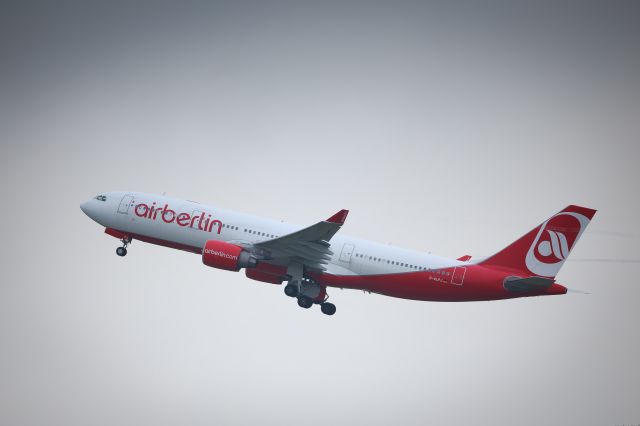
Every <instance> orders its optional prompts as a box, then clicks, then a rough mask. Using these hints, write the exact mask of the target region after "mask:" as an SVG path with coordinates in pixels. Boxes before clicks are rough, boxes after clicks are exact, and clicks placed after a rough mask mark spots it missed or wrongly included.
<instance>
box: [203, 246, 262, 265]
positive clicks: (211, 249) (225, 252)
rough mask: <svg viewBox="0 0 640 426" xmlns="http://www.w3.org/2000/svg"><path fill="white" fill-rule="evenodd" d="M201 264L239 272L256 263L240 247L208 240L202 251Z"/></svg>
mask: <svg viewBox="0 0 640 426" xmlns="http://www.w3.org/2000/svg"><path fill="white" fill-rule="evenodd" d="M202 263H204V264H205V265H207V266H211V267H213V268H218V269H226V270H227V271H239V270H240V268H246V267H252V266H255V264H256V263H257V262H256V260H255V259H253V261H252V257H251V255H250V254H249V253H248V252H246V251H245V250H244V249H243V248H242V247H240V246H237V245H235V244H229V243H225V242H224V241H216V240H209V241H207V242H206V243H205V245H204V248H203V249H202Z"/></svg>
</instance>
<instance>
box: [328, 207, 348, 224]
mask: <svg viewBox="0 0 640 426" xmlns="http://www.w3.org/2000/svg"><path fill="white" fill-rule="evenodd" d="M348 214H349V210H345V209H342V210H340V211H339V212H338V213H336V214H334V215H333V216H331V217H330V218H329V219H327V220H325V222H331V223H339V224H340V225H343V224H344V221H345V220H347V215H348Z"/></svg>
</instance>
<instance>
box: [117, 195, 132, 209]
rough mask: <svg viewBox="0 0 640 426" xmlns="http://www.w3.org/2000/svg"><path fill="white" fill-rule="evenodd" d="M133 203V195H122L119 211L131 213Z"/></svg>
mask: <svg viewBox="0 0 640 426" xmlns="http://www.w3.org/2000/svg"><path fill="white" fill-rule="evenodd" d="M132 205H133V195H130V194H127V195H125V196H124V197H122V201H120V205H119V206H118V213H120V214H129V208H130V207H131V206H132Z"/></svg>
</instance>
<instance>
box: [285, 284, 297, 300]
mask: <svg viewBox="0 0 640 426" xmlns="http://www.w3.org/2000/svg"><path fill="white" fill-rule="evenodd" d="M284 294H286V295H287V296H289V297H298V286H297V285H295V284H287V285H286V286H285V287H284Z"/></svg>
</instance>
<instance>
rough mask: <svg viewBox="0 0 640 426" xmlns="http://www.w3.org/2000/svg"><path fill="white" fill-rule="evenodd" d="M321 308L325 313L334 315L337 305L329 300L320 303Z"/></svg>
mask: <svg viewBox="0 0 640 426" xmlns="http://www.w3.org/2000/svg"><path fill="white" fill-rule="evenodd" d="M320 310H321V311H322V313H323V314H325V315H333V314H335V313H336V305H334V304H333V303H329V302H324V303H321V304H320Z"/></svg>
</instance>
